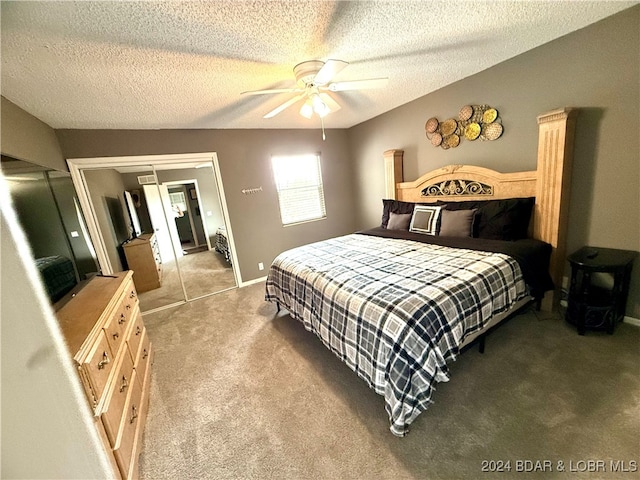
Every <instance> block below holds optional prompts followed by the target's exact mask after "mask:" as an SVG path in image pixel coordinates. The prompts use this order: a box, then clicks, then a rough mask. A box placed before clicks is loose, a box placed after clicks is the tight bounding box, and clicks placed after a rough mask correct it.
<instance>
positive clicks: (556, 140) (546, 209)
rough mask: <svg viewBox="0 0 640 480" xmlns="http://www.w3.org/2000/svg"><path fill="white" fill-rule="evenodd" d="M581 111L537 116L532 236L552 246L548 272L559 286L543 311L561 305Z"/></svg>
mask: <svg viewBox="0 0 640 480" xmlns="http://www.w3.org/2000/svg"><path fill="white" fill-rule="evenodd" d="M577 114H578V110H576V109H573V108H561V109H558V110H554V111H551V112H548V113H544V114H542V115H539V116H538V168H537V171H538V179H537V185H536V205H535V214H534V225H533V234H534V237H535V238H538V239H540V240H543V241H545V242H547V243H550V244H551V247H552V253H551V264H550V266H549V272H550V274H551V277H552V279H553V282H554V284H555V286H556V288H555V290H554V291H553V292H547V295H545V297H544V299H543V301H542V305H541V308H542V309H543V310H545V311H551V310H553V309H554V308H556V307H557V306H558V304H559V303H560V290H561V288H562V277H563V275H564V267H565V257H566V242H567V220H568V216H569V195H570V189H571V166H572V163H573V139H574V132H575V121H576V116H577Z"/></svg>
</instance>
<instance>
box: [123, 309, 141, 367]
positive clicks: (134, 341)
mask: <svg viewBox="0 0 640 480" xmlns="http://www.w3.org/2000/svg"><path fill="white" fill-rule="evenodd" d="M144 330H145V328H144V323H143V322H142V315H141V314H140V313H138V314H137V315H136V318H135V320H134V323H133V329H132V330H131V334H130V335H129V338H128V339H127V343H128V345H129V351H130V352H131V358H132V359H133V360H134V361H135V359H136V356H137V355H138V349H139V348H140V342H141V341H142V337H143V335H144Z"/></svg>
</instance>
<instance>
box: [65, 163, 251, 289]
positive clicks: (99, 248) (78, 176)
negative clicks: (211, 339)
mask: <svg viewBox="0 0 640 480" xmlns="http://www.w3.org/2000/svg"><path fill="white" fill-rule="evenodd" d="M209 162H211V163H212V164H213V173H214V176H215V182H216V185H217V187H218V195H219V197H220V206H221V208H222V215H223V217H224V222H225V225H226V227H227V238H228V240H229V242H230V244H231V258H232V263H233V265H232V268H233V272H234V274H235V277H236V280H237V284H238V286H242V285H243V281H242V276H241V274H240V268H239V262H238V258H237V255H236V248H235V241H234V238H233V231H232V228H231V221H230V219H229V210H228V208H227V200H226V196H225V193H224V185H223V182H222V176H221V175H220V164H219V162H218V155H217V153H216V152H203V153H183V154H172V155H136V156H123V157H87V158H68V159H67V164H68V166H69V172H70V173H71V178H72V180H73V184H74V186H75V188H76V192H77V194H78V200H79V202H80V206H81V207H82V211H83V213H84V215H85V220H86V223H87V229H88V231H89V235H90V236H91V240H92V242H93V245H94V247H95V251H96V256H97V258H98V263H99V265H100V269H101V272H102V274H103V275H112V274H113V273H114V272H113V266H112V265H111V262H110V261H109V256H108V254H107V251H106V248H105V244H104V240H103V237H102V232H101V231H100V228H99V225H98V221H97V218H96V216H95V212H94V210H93V205H92V204H91V201H90V198H89V191H88V188H87V182H86V179H85V176H84V171H85V170H95V169H99V168H117V167H134V166H140V167H148V166H151V167H153V168H154V173H155V169H156V167H158V168H161V167H162V166H167V165H174V164H177V165H180V166H182V168H188V167H189V166H196V165H203V164H206V163H209Z"/></svg>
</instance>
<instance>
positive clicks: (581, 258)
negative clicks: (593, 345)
mask: <svg viewBox="0 0 640 480" xmlns="http://www.w3.org/2000/svg"><path fill="white" fill-rule="evenodd" d="M637 255H638V253H637V252H634V251H630V250H618V249H614V248H598V247H582V248H581V249H580V250H578V251H577V252H574V253H572V254H571V255H569V257H568V258H567V260H569V264H570V265H571V281H570V284H569V298H568V299H567V312H566V315H565V318H566V320H567V321H568V322H569V323H572V324H573V325H576V326H577V327H578V333H579V334H580V335H584V334H585V331H586V330H587V329H591V330H606V331H607V333H609V334H612V333H613V330H614V328H615V326H616V324H617V323H618V322H620V321H622V318H623V317H624V310H625V305H626V302H627V294H628V292H629V279H630V277H631V267H632V265H633V260H634V258H635V257H636V256H637ZM596 277H600V278H599V280H600V282H597V281H596V282H594V280H597V278H596Z"/></svg>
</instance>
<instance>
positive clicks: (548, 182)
mask: <svg viewBox="0 0 640 480" xmlns="http://www.w3.org/2000/svg"><path fill="white" fill-rule="evenodd" d="M577 113H578V110H577V109H574V108H563V109H559V110H554V111H552V112H548V113H545V114H542V115H539V116H538V163H537V168H536V170H532V171H528V172H516V173H500V172H496V171H494V170H489V169H487V168H482V167H474V166H469V165H449V166H446V167H442V168H439V169H437V170H433V171H431V172H428V173H426V174H424V175H423V176H421V177H420V178H419V179H417V180H415V181H413V182H404V181H403V180H404V179H403V173H402V158H403V153H404V152H403V151H402V150H387V151H386V152H384V160H385V179H386V185H385V190H386V191H385V193H386V197H387V198H392V199H396V200H402V201H405V202H420V203H429V202H435V201H437V200H444V201H447V202H451V201H464V200H496V199H507V198H521V197H535V198H536V202H535V209H534V212H533V219H532V222H533V237H534V238H536V239H539V240H542V241H544V242H547V243H549V244H551V247H552V253H551V262H550V266H549V272H550V274H551V278H552V279H553V282H554V284H555V286H556V289H555V291H554V292H549V293H548V295H547V296H545V299H544V300H543V303H542V307H543V309H544V310H552V309H553V308H555V307H556V306H557V305H558V303H559V301H560V288H561V286H562V277H563V275H564V267H565V256H566V233H567V217H568V211H569V193H570V186H571V164H572V159H573V136H574V130H575V118H576V116H577Z"/></svg>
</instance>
